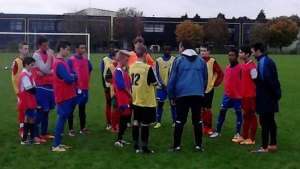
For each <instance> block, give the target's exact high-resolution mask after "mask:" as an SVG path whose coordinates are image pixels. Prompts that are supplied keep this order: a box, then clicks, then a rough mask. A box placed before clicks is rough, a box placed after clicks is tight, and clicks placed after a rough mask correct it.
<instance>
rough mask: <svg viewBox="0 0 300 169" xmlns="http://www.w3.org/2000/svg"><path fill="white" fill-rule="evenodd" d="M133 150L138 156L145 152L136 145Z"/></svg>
mask: <svg viewBox="0 0 300 169" xmlns="http://www.w3.org/2000/svg"><path fill="white" fill-rule="evenodd" d="M133 148H134V152H135V153H137V154H138V153H142V152H143V151H142V150H140V147H139V146H138V145H134V146H133Z"/></svg>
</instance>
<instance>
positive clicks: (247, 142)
mask: <svg viewBox="0 0 300 169" xmlns="http://www.w3.org/2000/svg"><path fill="white" fill-rule="evenodd" d="M240 144H241V145H254V144H255V141H252V140H251V139H247V140H245V141H242V142H240Z"/></svg>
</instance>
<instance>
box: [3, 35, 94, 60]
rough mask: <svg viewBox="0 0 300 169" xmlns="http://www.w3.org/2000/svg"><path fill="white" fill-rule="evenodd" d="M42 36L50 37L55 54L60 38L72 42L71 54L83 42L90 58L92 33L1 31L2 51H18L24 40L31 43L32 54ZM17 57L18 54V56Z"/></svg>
mask: <svg viewBox="0 0 300 169" xmlns="http://www.w3.org/2000/svg"><path fill="white" fill-rule="evenodd" d="M40 36H46V37H47V38H48V39H49V48H51V49H52V50H53V51H54V53H55V55H56V54H57V51H56V45H57V43H58V42H59V41H60V40H66V41H69V42H70V43H71V51H70V52H71V55H72V54H74V53H75V44H76V43H77V42H82V43H85V44H86V53H85V55H86V56H87V57H88V59H90V34H89V33H31V32H0V39H1V41H0V52H1V53H2V54H3V53H18V44H19V43H20V42H22V41H24V42H27V43H28V44H29V50H30V55H29V56H31V55H32V53H33V52H34V51H35V50H37V49H38V46H37V44H36V41H37V39H38V38H39V37H40ZM16 57H17V56H16Z"/></svg>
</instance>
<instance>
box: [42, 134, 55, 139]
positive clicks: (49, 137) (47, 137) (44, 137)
mask: <svg viewBox="0 0 300 169" xmlns="http://www.w3.org/2000/svg"><path fill="white" fill-rule="evenodd" d="M40 138H41V139H44V140H49V139H54V136H52V135H50V134H47V135H44V136H41V137H40Z"/></svg>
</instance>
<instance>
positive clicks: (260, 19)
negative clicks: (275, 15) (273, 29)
mask: <svg viewBox="0 0 300 169" xmlns="http://www.w3.org/2000/svg"><path fill="white" fill-rule="evenodd" d="M256 21H257V22H265V21H266V14H265V11H264V10H263V9H262V10H260V12H259V14H258V15H257V17H256Z"/></svg>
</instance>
